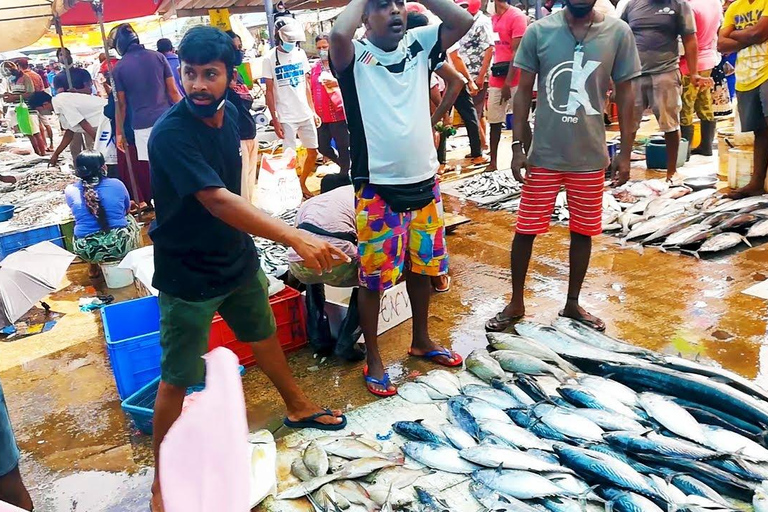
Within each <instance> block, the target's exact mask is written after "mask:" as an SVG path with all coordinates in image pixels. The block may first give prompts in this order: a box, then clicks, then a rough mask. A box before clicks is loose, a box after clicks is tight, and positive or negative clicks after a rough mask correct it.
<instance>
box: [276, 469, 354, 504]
mask: <svg viewBox="0 0 768 512" xmlns="http://www.w3.org/2000/svg"><path fill="white" fill-rule="evenodd" d="M338 478H339V474H338V473H337V474H330V475H323V476H318V477H315V478H313V479H312V480H308V481H306V482H300V483H298V484H295V485H292V486H290V487H289V488H288V489H286V490H284V491H283V492H281V493H279V494H278V495H277V496H276V498H277V499H278V500H290V499H294V498H301V497H302V496H306V495H307V494H310V493H312V492H314V491H316V490H317V489H319V488H321V487H322V486H324V485H325V484H327V483H330V482H333V481H334V480H337V479H338Z"/></svg>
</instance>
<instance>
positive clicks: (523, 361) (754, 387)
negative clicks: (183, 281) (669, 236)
mask: <svg viewBox="0 0 768 512" xmlns="http://www.w3.org/2000/svg"><path fill="white" fill-rule="evenodd" d="M516 330H517V333H518V334H507V333H492V334H488V335H487V340H488V342H489V344H490V346H489V349H490V350H491V351H490V352H488V351H487V350H485V349H477V350H475V351H473V352H472V353H471V354H470V355H469V356H468V357H467V359H466V370H465V371H462V372H459V373H457V374H454V373H451V372H448V371H445V370H433V371H430V372H429V373H427V374H425V375H420V376H418V377H416V379H415V382H406V383H403V384H401V385H400V387H399V389H398V395H399V396H396V397H392V398H389V399H385V400H380V401H378V402H376V403H373V404H370V405H368V406H365V407H361V408H359V409H357V410H355V411H352V412H350V413H349V414H348V426H347V427H346V429H345V431H344V432H343V433H342V434H340V435H325V433H320V432H318V431H304V432H299V433H296V434H293V435H290V436H288V437H285V438H283V439H282V440H281V441H280V442H279V443H278V468H277V474H278V489H277V493H278V494H277V496H276V497H275V498H268V499H267V500H266V501H265V502H264V503H262V505H261V507H260V509H259V510H262V511H270V512H273V511H274V512H289V511H294V510H307V509H306V506H307V505H308V502H309V503H312V504H313V506H314V507H315V510H321V511H322V510H338V508H336V506H338V507H340V508H341V509H349V510H367V511H374V510H397V509H402V510H425V511H443V510H451V511H475V510H510V511H512V510H514V511H523V512H530V511H542V510H551V511H571V510H572V511H574V512H575V511H583V510H587V511H597V510H612V509H615V510H632V511H645V512H658V511H660V510H680V509H684V508H685V509H689V510H717V511H732V510H744V509H745V507H746V506H747V503H752V502H754V504H755V507H756V508H755V509H756V510H758V511H761V510H765V509H764V508H763V507H764V506H765V499H766V488H765V487H764V486H763V482H764V481H765V480H768V449H767V448H766V446H768V440H767V439H766V436H765V432H764V429H763V425H764V424H766V422H768V391H766V390H765V389H763V388H762V387H760V386H759V385H758V384H756V383H755V382H753V381H750V380H747V379H744V378H742V377H740V376H738V375H736V374H734V373H732V372H729V371H727V370H723V369H721V368H719V367H717V366H714V365H708V364H704V363H700V362H695V361H690V360H686V359H683V358H681V357H674V356H668V355H665V354H662V353H658V352H654V351H651V350H648V349H644V348H640V347H637V346H634V345H631V344H629V343H626V342H624V341H621V340H618V339H614V338H611V337H609V336H606V335H605V334H601V333H598V332H596V331H594V330H591V329H589V328H587V327H585V326H583V325H582V324H579V323H577V322H575V321H572V320H570V319H566V318H558V320H556V321H555V322H554V323H553V325H552V326H545V325H540V324H536V323H532V322H520V323H519V324H517V326H516ZM383 418H386V419H387V420H386V422H383V421H382V419H383Z"/></svg>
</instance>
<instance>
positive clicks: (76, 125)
mask: <svg viewBox="0 0 768 512" xmlns="http://www.w3.org/2000/svg"><path fill="white" fill-rule="evenodd" d="M106 104H107V100H105V99H104V98H101V97H99V96H92V95H90V94H86V93H80V92H60V93H58V94H57V95H56V96H54V97H53V98H51V95H50V94H48V93H47V92H45V91H40V92H36V93H34V94H32V96H30V98H29V107H30V108H33V109H35V110H37V111H38V112H40V113H41V114H44V115H48V114H50V113H51V112H52V111H53V112H56V114H57V115H58V116H59V122H60V123H61V127H62V128H63V129H64V136H63V137H62V138H61V142H60V143H59V147H57V148H56V151H54V152H53V155H51V161H50V165H56V163H57V162H58V160H59V155H61V152H62V151H64V150H65V149H66V148H67V147H68V146H69V144H70V142H72V139H74V138H75V137H84V140H85V143H84V145H83V146H84V147H83V149H93V141H94V140H95V139H96V129H97V128H98V127H99V123H101V119H102V117H104V106H105V105H106ZM78 154H79V153H78ZM75 158H77V154H74V153H73V155H72V160H74V159H75Z"/></svg>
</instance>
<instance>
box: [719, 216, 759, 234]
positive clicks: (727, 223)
mask: <svg viewBox="0 0 768 512" xmlns="http://www.w3.org/2000/svg"><path fill="white" fill-rule="evenodd" d="M755 222H757V216H756V215H752V214H751V213H739V214H736V215H734V216H733V217H731V218H729V219H726V220H724V221H723V222H721V223H720V224H718V225H717V227H718V228H720V229H722V230H723V231H725V230H728V229H738V228H741V227H744V226H749V225H751V224H754V223H755Z"/></svg>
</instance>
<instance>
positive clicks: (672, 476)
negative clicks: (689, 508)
mask: <svg viewBox="0 0 768 512" xmlns="http://www.w3.org/2000/svg"><path fill="white" fill-rule="evenodd" d="M662 469H664V470H667V468H663V467H662ZM667 471H668V472H667ZM667 471H665V472H664V476H665V477H666V478H667V479H668V480H669V483H670V484H672V485H674V486H675V487H677V488H678V489H680V490H681V491H682V492H683V493H685V495H686V496H701V497H702V498H707V499H708V500H710V501H712V502H714V503H717V504H719V505H720V506H723V507H730V504H729V503H728V502H727V501H726V500H725V499H724V498H723V497H722V496H720V494H719V493H718V492H717V491H715V490H714V489H712V488H711V487H710V486H708V485H707V484H705V483H704V482H702V481H700V480H697V479H696V478H694V477H692V476H690V475H686V474H683V473H676V472H675V471H673V470H667Z"/></svg>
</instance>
